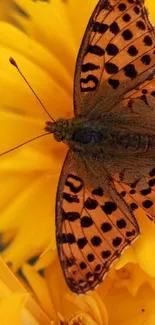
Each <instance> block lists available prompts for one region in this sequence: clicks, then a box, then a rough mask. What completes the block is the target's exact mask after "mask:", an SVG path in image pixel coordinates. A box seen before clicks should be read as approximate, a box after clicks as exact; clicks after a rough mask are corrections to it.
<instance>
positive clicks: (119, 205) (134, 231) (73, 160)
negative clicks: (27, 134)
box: [56, 150, 139, 294]
mask: <svg viewBox="0 0 155 325" xmlns="http://www.w3.org/2000/svg"><path fill="white" fill-rule="evenodd" d="M78 166H80V162H79V161H78V157H77V156H76V155H75V153H73V152H72V151H71V150H70V151H69V152H68V154H67V157H66V160H65V162H64V166H63V169H62V173H61V176H60V182H59V186H58V192H57V211H56V238H57V247H58V253H59V258H60V262H61V265H62V269H63V272H64V276H65V279H66V282H67V284H68V286H69V287H70V289H71V290H72V291H73V292H75V293H76V294H84V293H86V292H87V291H89V290H92V289H94V288H95V287H96V286H97V285H98V284H99V283H100V282H101V281H102V279H103V277H104V275H105V274H106V273H107V271H108V270H109V268H110V266H111V265H112V263H113V262H114V261H115V260H116V259H117V258H118V257H119V255H120V254H121V252H122V251H123V250H124V249H125V247H127V246H128V245H129V244H130V243H131V242H132V241H133V240H135V239H136V238H137V236H138V234H139V227H138V224H137V222H136V220H135V218H134V215H133V212H132V208H131V207H129V206H127V205H126V203H125V201H124V200H123V199H122V198H120V197H119V198H118V197H117V196H118V195H117V192H116V191H115V188H114V189H113V193H114V195H112V194H111V195H109V194H108V192H107V189H106V186H105V187H99V186H98V185H97V184H96V185H95V184H94V186H93V187H92V186H90V185H89V184H88V183H87V181H86V179H85V180H84V179H83V178H82V177H81V176H80V175H79V171H78V170H79V168H78ZM111 193H112V191H111ZM118 200H119V202H118Z"/></svg>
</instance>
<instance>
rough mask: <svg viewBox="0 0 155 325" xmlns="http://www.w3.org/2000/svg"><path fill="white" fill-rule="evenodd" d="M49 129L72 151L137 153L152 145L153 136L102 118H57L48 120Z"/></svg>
mask: <svg viewBox="0 0 155 325" xmlns="http://www.w3.org/2000/svg"><path fill="white" fill-rule="evenodd" d="M45 129H46V130H47V131H48V132H51V133H53V135H54V138H55V140H56V141H58V142H61V141H62V142H64V143H66V144H68V145H69V147H71V148H72V149H74V150H78V151H83V152H89V153H90V152H96V153H103V152H105V153H108V154H112V155H113V154H116V155H122V154H124V153H129V154H130V153H132V154H133V153H137V152H138V153H140V152H144V153H145V152H146V151H147V150H149V149H151V148H153V147H154V146H155V140H154V137H151V136H149V135H147V134H141V132H139V133H137V131H136V130H133V131H132V132H131V131H129V130H128V128H127V127H124V126H122V125H119V126H118V125H117V126H116V125H115V124H113V123H112V124H111V125H108V126H107V123H104V122H103V120H102V121H98V120H97V121H89V120H88V119H85V118H79V117H74V118H72V119H65V118H60V119H59V120H57V121H56V123H52V122H47V123H46V128H45Z"/></svg>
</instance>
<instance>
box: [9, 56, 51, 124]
mask: <svg viewBox="0 0 155 325" xmlns="http://www.w3.org/2000/svg"><path fill="white" fill-rule="evenodd" d="M9 61H10V63H11V64H12V65H13V66H14V67H15V68H16V69H17V70H18V72H19V73H20V75H21V76H22V78H23V79H24V80H25V82H26V83H27V85H28V87H29V88H30V89H31V91H32V92H33V94H34V96H35V97H36V98H37V100H38V102H39V103H40V105H41V106H42V107H43V109H44V111H45V112H46V114H47V115H48V116H49V117H50V119H51V120H52V121H53V122H54V123H56V121H55V120H54V119H53V117H52V116H51V115H50V113H49V112H48V111H47V109H46V107H45V106H44V104H43V103H42V101H41V100H40V98H39V97H38V96H37V94H36V93H35V91H34V90H33V88H32V87H31V85H30V84H29V82H28V81H27V79H26V78H25V76H24V75H23V73H22V72H21V70H20V69H19V67H18V65H17V63H16V61H15V60H14V59H13V58H10V59H9Z"/></svg>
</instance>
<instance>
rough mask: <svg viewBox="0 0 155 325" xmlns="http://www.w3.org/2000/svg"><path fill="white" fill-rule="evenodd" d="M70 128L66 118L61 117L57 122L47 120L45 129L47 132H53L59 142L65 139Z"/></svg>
mask: <svg viewBox="0 0 155 325" xmlns="http://www.w3.org/2000/svg"><path fill="white" fill-rule="evenodd" d="M68 129H69V123H68V120H67V119H65V118H60V119H58V120H57V121H56V122H55V123H52V122H46V126H45V130H46V131H47V132H50V133H53V135H54V138H55V140H56V141H58V142H61V141H64V140H65V138H66V134H67V133H68Z"/></svg>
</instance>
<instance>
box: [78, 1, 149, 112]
mask: <svg viewBox="0 0 155 325" xmlns="http://www.w3.org/2000/svg"><path fill="white" fill-rule="evenodd" d="M154 45H155V33H154V28H153V27H152V25H151V23H150V21H149V18H148V14H147V11H146V8H145V7H144V1H143V0H138V1H137V0H122V1H120V0H100V1H99V2H98V4H97V6H96V8H95V10H94V12H93V14H92V17H91V19H90V21H89V24H88V27H87V29H86V32H85V35H84V38H83V41H82V45H81V48H80V51H79V55H78V59H77V64H76V71H75V83H74V84H75V86H74V102H75V114H76V115H78V114H83V115H84V114H88V112H89V111H93V110H94V107H95V108H96V112H97V111H98V112H99V114H100V115H101V114H103V112H106V111H109V110H110V108H111V107H113V106H114V105H115V104H116V103H117V102H118V101H119V100H121V99H122V98H123V97H124V96H125V94H126V93H127V92H128V91H129V90H132V89H134V88H136V87H137V85H139V84H140V83H142V82H144V81H145V80H148V79H149V78H151V77H152V75H153V74H154V71H155V51H154ZM95 114H96V113H95Z"/></svg>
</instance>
